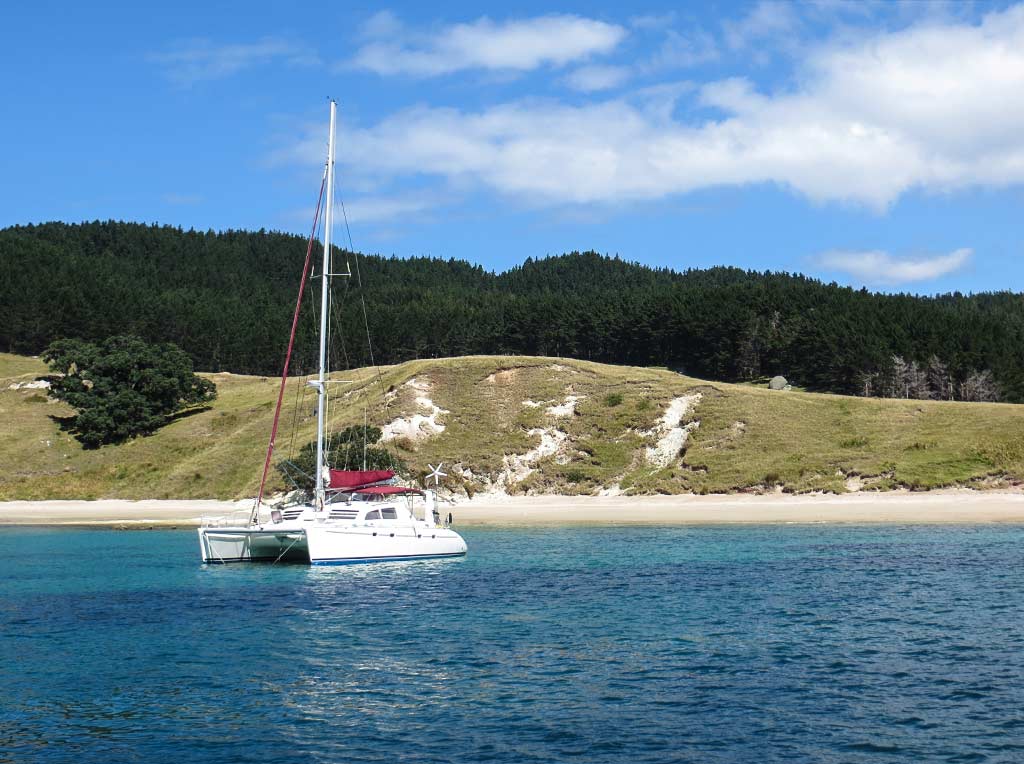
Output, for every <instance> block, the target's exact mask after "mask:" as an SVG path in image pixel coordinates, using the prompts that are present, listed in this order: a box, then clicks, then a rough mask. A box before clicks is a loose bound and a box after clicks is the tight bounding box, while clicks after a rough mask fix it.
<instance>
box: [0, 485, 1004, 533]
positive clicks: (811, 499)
mask: <svg viewBox="0 0 1024 764" xmlns="http://www.w3.org/2000/svg"><path fill="white" fill-rule="evenodd" d="M248 506H249V502H248V501H240V502H228V501H194V500H192V501H184V500H183V501H173V500H159V501H157V500H151V501H124V500H102V501H10V502H0V525H97V526H124V527H136V528H138V527H151V526H152V527H167V526H194V525H198V524H199V523H200V522H201V518H202V517H203V516H206V515H222V514H226V513H229V512H239V513H240V516H241V514H244V510H245V509H247V508H248ZM442 509H443V511H444V512H445V513H447V512H451V513H452V514H453V515H454V519H455V523H456V525H458V526H480V525H527V526H553V525H634V524H640V525H706V524H716V523H755V524H756V523H999V522H1002V523H1024V493H1019V492H996V491H987V492H980V491H969V490H948V491H933V492H928V493H910V492H891V493H877V494H876V493H852V494H844V495H840V496H836V495H801V496H790V495H767V496H747V495H744V496H690V495H685V496H500V495H499V496H495V495H488V496H484V497H478V498H474V499H472V500H466V499H463V500H462V501H459V502H457V503H453V504H449V503H443V504H442Z"/></svg>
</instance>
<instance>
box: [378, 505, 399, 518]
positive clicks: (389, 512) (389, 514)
mask: <svg viewBox="0 0 1024 764" xmlns="http://www.w3.org/2000/svg"><path fill="white" fill-rule="evenodd" d="M381 513H382V514H383V516H384V519H385V520H397V519H398V513H397V512H396V511H395V510H393V509H392V508H391V507H387V508H385V509H382V510H381Z"/></svg>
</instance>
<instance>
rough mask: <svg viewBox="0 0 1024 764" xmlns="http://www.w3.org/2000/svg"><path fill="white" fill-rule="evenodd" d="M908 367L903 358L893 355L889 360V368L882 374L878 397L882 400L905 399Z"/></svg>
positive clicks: (907, 395)
mask: <svg viewBox="0 0 1024 764" xmlns="http://www.w3.org/2000/svg"><path fill="white" fill-rule="evenodd" d="M909 370H910V365H909V364H908V363H907V362H906V361H904V360H903V356H899V355H894V356H893V357H892V358H891V359H889V368H888V369H887V370H886V372H884V373H883V374H882V379H881V384H880V385H879V391H878V393H879V395H880V396H881V397H883V398H907V397H909V391H908V377H909Z"/></svg>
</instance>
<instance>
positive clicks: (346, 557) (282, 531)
mask: <svg viewBox="0 0 1024 764" xmlns="http://www.w3.org/2000/svg"><path fill="white" fill-rule="evenodd" d="M336 112H337V105H336V104H335V102H334V101H333V100H332V101H331V119H330V132H329V138H328V148H327V166H326V169H325V173H324V180H323V183H324V184H325V186H326V191H327V193H326V203H325V204H324V212H323V215H324V242H323V244H324V248H323V249H324V252H323V264H322V268H321V273H320V278H321V301H320V358H319V367H318V376H317V379H316V380H313V381H311V382H310V383H309V384H310V385H311V386H313V387H314V388H315V389H316V393H317V437H316V479H315V484H314V489H313V496H312V500H311V501H309V502H306V503H302V504H297V505H292V506H284V507H281V508H275V509H270V510H269V511H266V510H265V508H264V507H263V489H264V485H265V484H266V480H267V474H268V471H269V468H270V464H271V459H272V456H273V453H274V445H275V440H276V437H277V426H278V421H279V418H280V413H281V402H282V400H283V397H284V390H285V384H286V382H287V379H288V366H289V363H290V361H291V355H292V349H293V345H294V341H295V330H296V327H297V325H298V318H299V308H300V306H301V302H302V294H303V291H304V289H305V285H306V279H307V276H308V274H309V269H310V263H311V256H312V249H313V242H314V240H315V231H316V225H317V222H319V217H320V209H319V203H318V209H317V212H316V215H315V220H314V225H313V230H314V235H311V236H310V240H309V247H308V248H307V251H306V264H305V267H304V269H303V273H302V282H301V285H300V287H299V299H298V301H297V302H296V305H295V313H294V316H293V319H292V331H291V338H290V340H289V343H288V352H287V354H286V356H285V364H284V371H283V373H282V375H281V388H280V391H279V393H278V399H277V408H276V409H275V412H274V424H273V427H272V430H271V435H270V443H269V445H268V447H267V457H266V460H265V462H264V465H263V478H262V480H261V481H260V489H259V493H258V495H257V497H256V501H255V503H254V505H253V509H252V511H251V512H250V514H249V517H248V519H247V520H243V521H241V522H239V520H238V519H237V518H233V517H231V516H227V517H220V518H204V519H203V524H202V526H201V527H200V528H199V529H198V533H199V549H200V553H201V556H202V560H203V562H204V563H228V562H279V561H289V562H308V563H310V564H312V565H347V564H353V563H365V562H387V561H399V560H422V559H431V558H440V557H460V556H462V555H465V554H466V542H465V541H464V540H463V538H462V537H461V536H460V535H459V534H458V533H456V532H455V531H454V530H452V528H450V527H449V523H442V522H441V521H440V518H439V516H438V513H437V511H436V503H437V498H436V495H435V492H434V491H432V490H430V489H429V488H428V489H424V490H420V489H418V488H408V487H405V486H401V485H396V484H395V483H394V477H395V473H394V471H392V470H335V469H330V468H329V467H328V466H327V465H326V464H325V453H324V450H325V435H326V426H327V422H326V411H327V383H328V379H327V334H328V332H327V320H328V311H329V294H330V291H329V287H330V277H331V225H332V218H333V212H334V133H335V121H336ZM323 191H324V189H323V187H322V188H321V198H323ZM442 474H443V473H441V472H440V467H438V468H437V469H435V470H434V473H433V475H434V477H435V478H436V477H437V476H439V475H442ZM417 505H418V506H417ZM417 512H418V513H419V516H417ZM449 517H450V516H449Z"/></svg>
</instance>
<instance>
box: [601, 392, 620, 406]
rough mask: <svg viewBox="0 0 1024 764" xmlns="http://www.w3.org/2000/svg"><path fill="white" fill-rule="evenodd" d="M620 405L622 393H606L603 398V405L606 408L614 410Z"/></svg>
mask: <svg viewBox="0 0 1024 764" xmlns="http://www.w3.org/2000/svg"><path fill="white" fill-rule="evenodd" d="M621 403H622V393H608V395H606V396H605V397H604V405H605V406H607V407H608V408H614V407H615V406H618V405H619V404H621Z"/></svg>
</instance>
